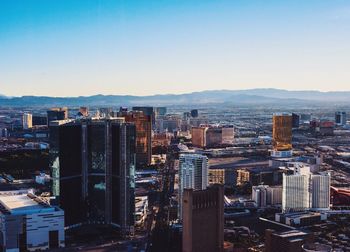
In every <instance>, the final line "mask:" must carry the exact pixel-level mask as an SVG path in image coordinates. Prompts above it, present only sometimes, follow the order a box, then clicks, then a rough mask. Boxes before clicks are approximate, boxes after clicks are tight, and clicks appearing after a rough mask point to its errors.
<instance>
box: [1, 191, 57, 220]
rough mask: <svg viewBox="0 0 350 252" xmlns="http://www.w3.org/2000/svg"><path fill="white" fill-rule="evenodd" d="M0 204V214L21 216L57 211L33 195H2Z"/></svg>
mask: <svg viewBox="0 0 350 252" xmlns="http://www.w3.org/2000/svg"><path fill="white" fill-rule="evenodd" d="M0 204H1V208H0V212H2V213H3V214H11V215H21V214H32V213H40V212H45V213H46V212H53V211H55V208H54V207H52V206H50V205H47V204H46V203H44V202H42V201H41V200H39V199H38V198H37V197H36V196H35V195H32V194H13V195H8V194H7V195H0Z"/></svg>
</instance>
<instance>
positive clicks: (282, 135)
mask: <svg viewBox="0 0 350 252" xmlns="http://www.w3.org/2000/svg"><path fill="white" fill-rule="evenodd" d="M272 123H273V125H272V144H273V150H272V153H271V156H272V157H291V156H292V115H291V114H288V113H280V114H274V115H273V120H272Z"/></svg>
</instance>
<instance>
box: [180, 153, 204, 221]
mask: <svg viewBox="0 0 350 252" xmlns="http://www.w3.org/2000/svg"><path fill="white" fill-rule="evenodd" d="M179 179H180V181H179V185H180V187H179V210H180V218H181V212H182V209H181V208H182V192H183V190H184V188H192V189H194V190H204V189H206V188H207V186H208V183H209V182H208V158H207V157H206V156H204V155H200V154H181V155H180V157H179Z"/></svg>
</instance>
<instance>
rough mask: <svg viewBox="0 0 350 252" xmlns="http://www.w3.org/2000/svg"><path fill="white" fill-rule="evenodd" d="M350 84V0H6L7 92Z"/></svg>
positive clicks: (2, 78)
mask: <svg viewBox="0 0 350 252" xmlns="http://www.w3.org/2000/svg"><path fill="white" fill-rule="evenodd" d="M262 87H275V88H284V89H290V90H300V89H318V90H350V1H348V0H291V1H288V0H284V1H272V0H255V1H254V0H242V1H239V0H213V1H207V0H198V1H192V0H177V1H175V0H174V1H172V0H167V1H166V0H154V1H153V0H140V1H137V0H123V1H122V0H120V1H118V0H104V1H102V0H95V1H90V0H0V93H2V94H5V95H12V96H20V95H51V96H77V95H91V94H99V93H102V94H134V95H147V94H158V93H185V92H192V91H199V90H208V89H246V88H262Z"/></svg>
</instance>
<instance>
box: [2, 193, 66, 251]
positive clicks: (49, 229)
mask: <svg viewBox="0 0 350 252" xmlns="http://www.w3.org/2000/svg"><path fill="white" fill-rule="evenodd" d="M0 233H1V238H2V239H0V250H1V251H5V252H7V251H11V252H20V251H37V250H47V249H54V248H59V247H64V245H65V241H64V211H63V210H61V209H60V208H57V207H54V206H50V205H48V204H47V203H45V202H44V201H42V200H40V199H39V198H38V197H36V196H35V195H33V194H31V193H27V194H23V192H21V191H10V192H6V193H1V195H0Z"/></svg>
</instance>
